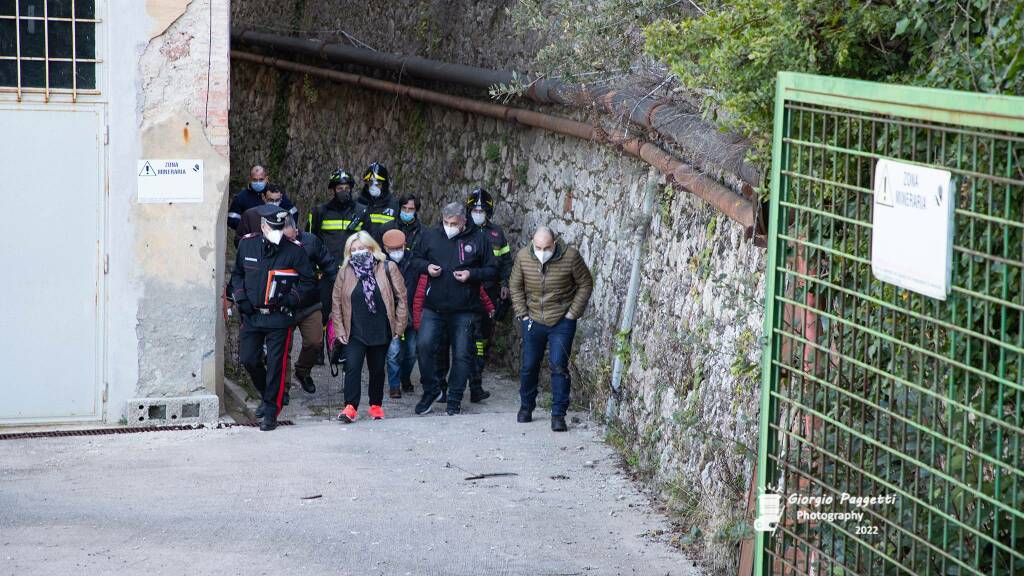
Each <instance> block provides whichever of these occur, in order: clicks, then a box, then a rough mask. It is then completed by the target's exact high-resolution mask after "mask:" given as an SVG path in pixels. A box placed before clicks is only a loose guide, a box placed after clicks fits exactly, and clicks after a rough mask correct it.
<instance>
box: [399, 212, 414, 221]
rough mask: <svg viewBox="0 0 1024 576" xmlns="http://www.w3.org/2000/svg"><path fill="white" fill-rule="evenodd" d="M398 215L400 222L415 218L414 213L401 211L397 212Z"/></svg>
mask: <svg viewBox="0 0 1024 576" xmlns="http://www.w3.org/2000/svg"><path fill="white" fill-rule="evenodd" d="M399 217H400V218H401V219H402V222H412V221H413V220H414V219H415V218H416V213H415V212H402V213H401V214H399Z"/></svg>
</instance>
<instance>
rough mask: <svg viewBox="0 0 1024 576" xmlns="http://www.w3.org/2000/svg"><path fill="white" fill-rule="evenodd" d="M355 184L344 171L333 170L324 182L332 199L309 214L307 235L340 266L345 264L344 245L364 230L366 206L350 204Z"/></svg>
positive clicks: (352, 202)
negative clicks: (311, 236)
mask: <svg viewBox="0 0 1024 576" xmlns="http://www.w3.org/2000/svg"><path fill="white" fill-rule="evenodd" d="M355 184H356V180H355V178H353V177H352V175H351V174H349V173H348V172H345V171H344V170H335V171H334V173H333V174H331V177H330V179H329V180H328V181H327V189H328V190H330V191H331V199H330V201H328V202H325V203H323V204H321V205H319V206H317V207H315V208H313V210H311V211H310V213H309V222H308V226H307V227H306V231H307V232H309V233H311V234H313V235H314V236H316V237H317V238H319V239H320V240H321V241H323V243H324V246H326V247H327V250H328V251H329V252H330V253H331V255H332V256H334V259H335V260H337V261H338V262H339V263H340V262H341V261H342V260H344V254H343V252H344V251H345V242H347V241H348V239H349V236H352V235H353V234H355V233H356V232H359V231H360V230H362V229H363V226H364V219H365V215H366V212H367V209H366V206H361V205H357V204H356V202H355V201H353V200H352V190H353V188H354V187H355Z"/></svg>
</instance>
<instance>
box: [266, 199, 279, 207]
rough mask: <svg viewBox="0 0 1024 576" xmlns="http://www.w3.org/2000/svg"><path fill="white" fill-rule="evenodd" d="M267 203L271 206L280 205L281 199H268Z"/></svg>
mask: <svg viewBox="0 0 1024 576" xmlns="http://www.w3.org/2000/svg"><path fill="white" fill-rule="evenodd" d="M267 204H270V205H271V206H280V205H281V201H280V200H270V201H268V202H267Z"/></svg>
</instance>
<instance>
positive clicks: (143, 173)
mask: <svg viewBox="0 0 1024 576" xmlns="http://www.w3.org/2000/svg"><path fill="white" fill-rule="evenodd" d="M138 169H139V172H138V174H139V177H138V181H139V204H154V203H161V202H202V201H203V161H202V160H152V159H149V160H139V165H138Z"/></svg>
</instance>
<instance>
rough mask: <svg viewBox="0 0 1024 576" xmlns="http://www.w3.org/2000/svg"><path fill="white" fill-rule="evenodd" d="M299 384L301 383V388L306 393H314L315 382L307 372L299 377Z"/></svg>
mask: <svg viewBox="0 0 1024 576" xmlns="http://www.w3.org/2000/svg"><path fill="white" fill-rule="evenodd" d="M299 384H302V389H303V390H305V392H306V394H316V382H313V377H312V376H310V375H309V374H306V375H305V376H303V377H302V378H300V379H299Z"/></svg>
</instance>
